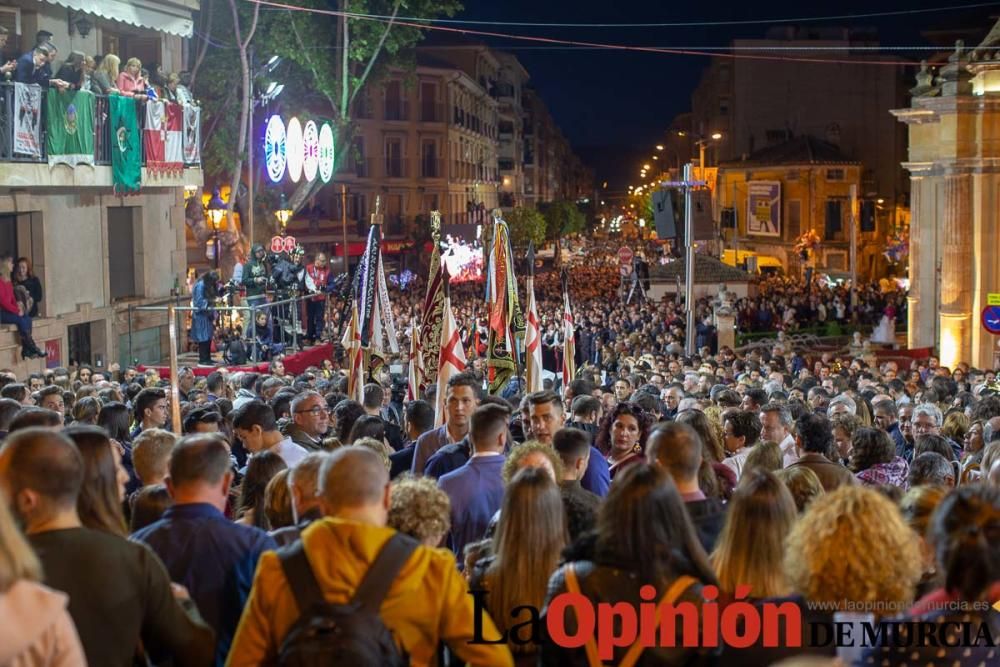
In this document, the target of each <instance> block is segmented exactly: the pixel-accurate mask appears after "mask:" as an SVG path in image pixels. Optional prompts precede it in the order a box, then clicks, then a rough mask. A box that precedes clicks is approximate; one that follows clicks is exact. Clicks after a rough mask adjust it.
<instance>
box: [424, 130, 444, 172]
mask: <svg viewBox="0 0 1000 667" xmlns="http://www.w3.org/2000/svg"><path fill="white" fill-rule="evenodd" d="M437 146H438V145H437V139H424V140H422V141H421V142H420V175H421V176H423V177H424V178H440V177H441V176H443V175H444V174H443V173H442V172H443V169H441V164H440V161H439V160H438V151H437Z"/></svg>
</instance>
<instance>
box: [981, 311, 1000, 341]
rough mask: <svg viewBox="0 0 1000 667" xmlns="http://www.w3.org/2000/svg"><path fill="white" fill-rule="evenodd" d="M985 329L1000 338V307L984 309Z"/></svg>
mask: <svg viewBox="0 0 1000 667" xmlns="http://www.w3.org/2000/svg"><path fill="white" fill-rule="evenodd" d="M983 328H984V329H986V330H987V331H989V332H990V333H991V334H993V335H994V336H1000V306H987V307H986V308H983Z"/></svg>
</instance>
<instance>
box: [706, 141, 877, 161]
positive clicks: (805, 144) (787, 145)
mask: <svg viewBox="0 0 1000 667" xmlns="http://www.w3.org/2000/svg"><path fill="white" fill-rule="evenodd" d="M781 164H860V162H859V161H858V160H855V159H853V158H851V157H849V156H848V155H846V154H845V153H844V152H843V151H841V150H840V148H839V147H837V146H835V145H833V144H831V143H829V142H826V141H821V140H820V139H817V138H816V137H812V136H807V135H804V136H801V137H794V138H792V139H789V140H788V141H784V142H782V143H780V144H776V145H774V146H767V147H766V148H761V149H760V150H758V151H754V152H753V153H751V154H750V155H748V156H747V157H746V158H745V159H742V160H730V161H728V162H723V163H722V164H721V165H719V166H720V167H723V168H725V167H750V166H761V165H781Z"/></svg>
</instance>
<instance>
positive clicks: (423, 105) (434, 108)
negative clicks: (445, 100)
mask: <svg viewBox="0 0 1000 667" xmlns="http://www.w3.org/2000/svg"><path fill="white" fill-rule="evenodd" d="M420 122H421V123H443V122H444V104H441V103H440V102H424V101H421V102H420Z"/></svg>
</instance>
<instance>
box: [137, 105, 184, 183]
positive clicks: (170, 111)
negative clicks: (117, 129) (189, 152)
mask: <svg viewBox="0 0 1000 667" xmlns="http://www.w3.org/2000/svg"><path fill="white" fill-rule="evenodd" d="M142 134H143V143H144V145H145V147H146V168H147V169H148V170H149V172H150V173H154V174H162V173H180V172H181V171H182V170H183V169H184V136H183V134H184V108H183V107H182V106H181V105H179V104H174V103H173V102H162V101H159V100H150V101H149V102H146V127H145V129H144V130H143V133H142Z"/></svg>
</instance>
